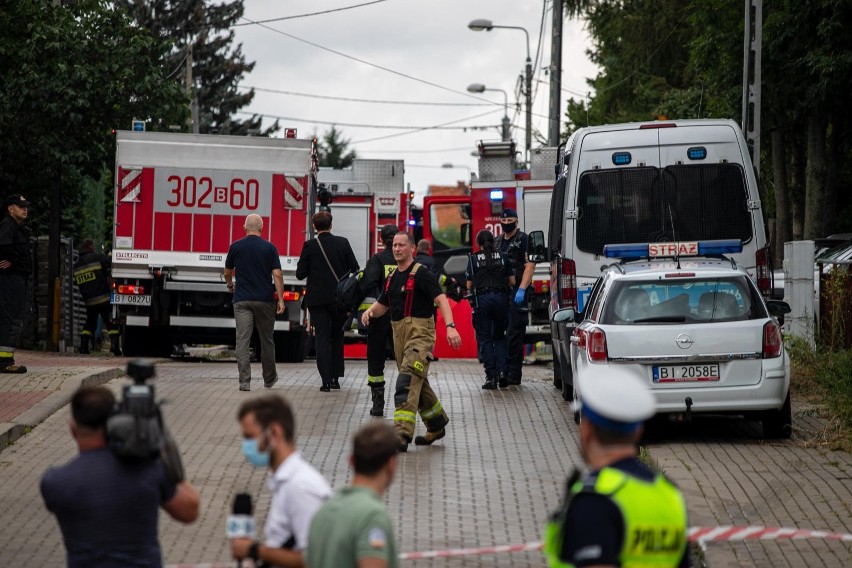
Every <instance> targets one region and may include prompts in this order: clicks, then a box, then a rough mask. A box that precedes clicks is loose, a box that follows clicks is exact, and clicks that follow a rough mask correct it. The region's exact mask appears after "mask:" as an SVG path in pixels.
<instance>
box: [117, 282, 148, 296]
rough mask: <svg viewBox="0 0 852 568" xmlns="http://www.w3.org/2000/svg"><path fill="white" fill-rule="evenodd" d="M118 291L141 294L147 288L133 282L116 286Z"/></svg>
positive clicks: (120, 292)
mask: <svg viewBox="0 0 852 568" xmlns="http://www.w3.org/2000/svg"><path fill="white" fill-rule="evenodd" d="M116 291H117V292H118V293H119V294H133V295H139V294H144V293H145V288H144V287H143V286H134V285H133V284H119V285H118V286H117V287H116Z"/></svg>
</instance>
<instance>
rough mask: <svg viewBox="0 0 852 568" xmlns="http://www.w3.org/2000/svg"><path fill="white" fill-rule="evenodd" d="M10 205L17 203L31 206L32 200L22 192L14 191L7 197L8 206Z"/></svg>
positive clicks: (19, 205)
mask: <svg viewBox="0 0 852 568" xmlns="http://www.w3.org/2000/svg"><path fill="white" fill-rule="evenodd" d="M9 205H17V206H18V207H29V205H30V202H29V201H27V198H26V197H24V196H23V195H21V194H20V193H13V194H12V195H10V196H9V197H7V198H6V207H8V206H9Z"/></svg>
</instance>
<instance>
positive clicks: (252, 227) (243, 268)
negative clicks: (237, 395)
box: [225, 213, 284, 391]
mask: <svg viewBox="0 0 852 568" xmlns="http://www.w3.org/2000/svg"><path fill="white" fill-rule="evenodd" d="M243 228H244V229H245V231H246V236H245V237H243V238H242V239H240V240H238V241H236V242H234V243H232V244H231V247H230V248H229V249H228V256H227V257H226V258H225V283H226V284H227V285H228V291H229V292H231V293H232V294H233V295H234V325H235V326H236V349H235V351H236V353H235V354H236V356H237V369H238V372H239V378H240V390H241V391H248V390H251V363H250V359H249V342H250V341H251V333H252V330H254V329H255V328H256V329H257V335H258V336H259V338H260V362H261V367H262V368H263V386H264V387H266V388H271V387H272V385H274V384H275V383H276V381H278V371H277V369H276V368H275V341H274V340H273V333H274V331H275V316H276V314H277V315H280V314H283V313H284V276H283V274H282V273H281V259H280V258H279V256H278V249H277V248H276V247H275V245H274V244H272V243H270V242H269V241H267V240H265V239H264V238H263V237H262V236H261V234H262V232H263V218H262V217H261V216H260V215H256V214H254V213H252V214H251V215H248V216H247V217H246V222H245V225H244V226H243ZM234 273H236V275H237V279H236V282H234ZM273 281H274V285H273ZM276 293H277V294H278V298H277V303H276V298H275V294H276Z"/></svg>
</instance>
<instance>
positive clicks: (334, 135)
mask: <svg viewBox="0 0 852 568" xmlns="http://www.w3.org/2000/svg"><path fill="white" fill-rule="evenodd" d="M349 142H350V140H349V139H347V138H344V137H343V132H342V131H340V130H338V129H337V128H335V127H334V126H332V127H331V128H330V129H329V130H328V131H326V133H325V134H323V135H322V138H321V139H320V141H319V143H318V144H317V154H318V155H319V165H320V166H321V167H325V168H335V169H342V168H348V167H349V166H351V165H352V162H353V161H354V160H355V158H357V157H358V155H357V154H356V153H355V150H349Z"/></svg>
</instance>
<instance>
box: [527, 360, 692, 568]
mask: <svg viewBox="0 0 852 568" xmlns="http://www.w3.org/2000/svg"><path fill="white" fill-rule="evenodd" d="M579 394H580V402H581V409H580V413H581V421H580V449H581V451H582V453H583V459H584V460H585V461H586V463H587V464H588V466H589V468H590V469H591V472H590V473H589V474H588V475H587V476H586V477H585V478H584V479H579V476H578V475H577V474H576V473H575V475H574V476H572V478H571V479H570V480H569V481H568V488H567V496H566V499H565V502H564V503H563V505H562V507H561V509H560V510H559V511H557V512H556V513H555V514H554V515H553V516H552V517H551V520H550V522H549V523H548V525H547V528H546V531H545V538H544V540H545V545H544V553H545V556H546V557H547V560H548V564H549V565H550V566H551V567H552V568H553V567H558V568H563V567H567V566H574V567H578V568H579V567H582V566H613V567H615V566H624V567H629V566H655V567H660V568H665V567H671V568H675V567H681V566H689V562H690V560H689V554H688V548H687V546H688V545H687V533H686V530H687V518H686V503H685V501H684V498H683V495H682V494H681V493H680V491H679V490H678V489H677V487H675V486H674V485H673V484H672V483H671V482H670V481H669V480H668V479H666V477H665V476H664V475H662V474H660V473H657V472H655V471H653V470H652V469H650V468H649V467H648V466H646V465H645V464H644V463H642V462H641V461H639V459H637V454H638V452H637V444H638V442H639V438H640V437H641V435H642V423H643V422H644V421H645V420H647V419H648V418H651V417H652V416H653V415H654V411H655V400H654V395H653V394H652V393H651V390H650V388H649V387H648V385H647V383H646V382H644V381H643V379H641V378H640V377H637V376H636V375H635V374H633V373H632V372H630V371H629V370H628V369H624V368H620V367H619V366H618V365H610V366H609V367H603V368H602V370H601V372H600V375H599V376H597V377H595V379H594V380H591V381H586V382H584V383H583V384H582V390H581V391H580V393H579Z"/></svg>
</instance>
